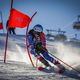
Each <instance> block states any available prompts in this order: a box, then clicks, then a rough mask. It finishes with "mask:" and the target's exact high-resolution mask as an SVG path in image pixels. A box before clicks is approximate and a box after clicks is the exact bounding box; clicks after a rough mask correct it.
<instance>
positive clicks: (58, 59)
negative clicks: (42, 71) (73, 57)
mask: <svg viewBox="0 0 80 80" xmlns="http://www.w3.org/2000/svg"><path fill="white" fill-rule="evenodd" d="M48 52H49V54H50V55H52V56H53V57H55V58H56V59H57V60H59V61H61V62H62V63H64V64H65V65H67V66H68V67H70V68H72V69H73V70H74V71H76V72H78V73H79V74H80V71H78V70H76V69H75V68H73V67H72V66H70V65H69V64H67V63H65V62H64V61H62V60H61V59H59V58H58V57H56V56H55V55H53V54H51V52H50V51H48Z"/></svg>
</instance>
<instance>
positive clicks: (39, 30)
mask: <svg viewBox="0 0 80 80" xmlns="http://www.w3.org/2000/svg"><path fill="white" fill-rule="evenodd" d="M33 30H34V31H36V32H43V27H42V26H41V25H40V24H37V25H35V26H34V27H33Z"/></svg>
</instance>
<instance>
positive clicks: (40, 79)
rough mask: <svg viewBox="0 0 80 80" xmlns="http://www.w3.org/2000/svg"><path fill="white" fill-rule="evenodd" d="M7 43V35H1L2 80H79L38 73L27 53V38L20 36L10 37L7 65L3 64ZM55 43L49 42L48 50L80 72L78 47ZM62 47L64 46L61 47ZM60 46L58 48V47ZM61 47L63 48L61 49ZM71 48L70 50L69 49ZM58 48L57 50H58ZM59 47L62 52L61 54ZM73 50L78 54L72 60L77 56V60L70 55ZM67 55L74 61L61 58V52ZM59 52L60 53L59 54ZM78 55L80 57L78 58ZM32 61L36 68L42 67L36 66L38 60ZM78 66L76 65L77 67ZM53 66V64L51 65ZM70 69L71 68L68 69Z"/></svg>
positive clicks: (0, 70) (0, 68)
mask: <svg viewBox="0 0 80 80" xmlns="http://www.w3.org/2000/svg"><path fill="white" fill-rule="evenodd" d="M5 41H6V35H5V34H0V80H77V79H75V78H71V77H68V76H65V75H60V74H56V73H54V72H53V73H45V72H41V71H38V70H37V68H36V67H33V66H32V65H31V63H30V60H29V57H28V54H27V51H26V44H25V42H26V39H25V36H19V35H9V40H8V49H7V61H6V64H4V63H3V58H4V48H5ZM57 44H58V43H56V42H55V43H54V42H50V41H47V48H48V50H49V51H50V52H52V53H54V54H55V55H56V56H58V57H59V58H60V59H62V60H64V61H65V62H67V63H69V64H70V65H71V66H73V67H74V68H76V69H77V70H80V59H79V58H78V57H80V54H79V52H80V50H79V49H78V48H80V47H79V46H78V47H75V46H74V47H72V46H71V45H66V48H67V49H66V48H65V46H64V45H63V44H64V43H63V44H62V43H61V44H58V45H57ZM61 45H62V46H61ZM57 46H58V47H57ZM60 46H61V47H60ZM67 46H69V48H70V49H69V48H68V47H67ZM56 47H57V48H56ZM59 47H60V49H61V51H60V52H59V50H60V49H59ZM62 47H63V48H64V50H63V48H62ZM71 48H73V49H74V50H73V51H75V50H76V49H77V50H76V51H75V52H76V54H75V55H73V56H72V58H73V57H74V56H75V57H76V60H75V59H72V58H71V56H70V55H72V53H71V54H70V53H67V50H68V49H69V50H68V52H71ZM64 51H65V53H67V54H68V55H69V54H70V55H69V56H70V57H69V56H68V57H67V58H68V59H69V58H71V59H72V61H70V59H69V60H67V59H64V58H61V56H62V55H63V54H61V52H64ZM57 52H58V53H57ZM67 54H64V57H66V56H67ZM77 55H78V56H77ZM32 59H33V61H34V63H35V66H39V65H42V64H41V63H38V64H37V65H36V59H35V58H34V57H33V56H32ZM75 64H76V65H75ZM51 65H52V64H51ZM68 68H69V67H68Z"/></svg>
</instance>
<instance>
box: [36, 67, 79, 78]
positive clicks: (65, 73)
mask: <svg viewBox="0 0 80 80" xmlns="http://www.w3.org/2000/svg"><path fill="white" fill-rule="evenodd" d="M37 69H38V70H39V71H42V72H45V73H55V74H56V75H57V74H59V75H62V76H63V77H64V76H65V77H70V78H74V79H80V76H79V74H77V73H75V72H73V71H71V70H68V69H65V70H64V71H63V72H62V73H60V72H59V70H58V69H57V68H55V67H50V68H49V69H47V68H46V67H42V66H39V67H38V68H37Z"/></svg>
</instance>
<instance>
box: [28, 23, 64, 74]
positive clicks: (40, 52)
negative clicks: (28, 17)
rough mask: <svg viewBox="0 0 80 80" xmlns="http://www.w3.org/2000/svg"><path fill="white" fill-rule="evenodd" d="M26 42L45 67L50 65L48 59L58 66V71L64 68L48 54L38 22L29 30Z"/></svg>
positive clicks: (41, 28)
mask: <svg viewBox="0 0 80 80" xmlns="http://www.w3.org/2000/svg"><path fill="white" fill-rule="evenodd" d="M28 42H29V49H30V52H31V54H33V55H34V56H35V57H36V58H37V59H38V60H39V61H40V62H42V63H43V64H44V65H45V67H51V66H50V64H49V63H48V61H50V62H51V63H53V64H54V65H56V66H57V67H58V68H59V72H60V73H62V72H63V71H64V70H65V68H64V66H63V65H62V64H60V62H59V61H57V60H56V59H54V58H53V57H51V56H50V55H49V54H48V50H47V49H46V39H45V35H44V33H43V27H42V26H41V25H40V24H37V25H35V26H34V27H33V29H31V30H30V31H29V34H28Z"/></svg>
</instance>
